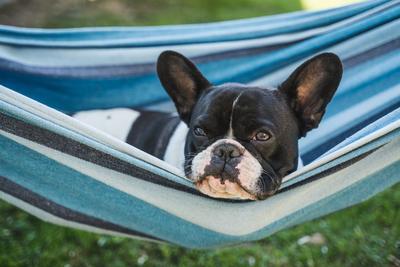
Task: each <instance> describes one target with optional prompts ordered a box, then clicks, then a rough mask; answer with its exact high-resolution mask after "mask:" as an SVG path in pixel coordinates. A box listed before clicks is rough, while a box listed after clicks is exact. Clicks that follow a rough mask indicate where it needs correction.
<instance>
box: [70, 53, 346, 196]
mask: <svg viewBox="0 0 400 267" xmlns="http://www.w3.org/2000/svg"><path fill="white" fill-rule="evenodd" d="M157 73H158V77H159V79H160V81H161V84H162V85H163V87H164V88H165V90H166V91H167V93H168V94H169V96H170V97H171V99H172V101H173V102H174V104H175V107H176V110H177V115H176V114H168V113H162V112H150V111H140V112H138V111H135V110H131V109H112V110H103V111H84V112H79V113H77V114H75V117H76V118H77V119H80V120H82V121H84V122H86V123H89V124H92V125H93V126H95V127H98V128H101V129H102V130H105V131H106V132H107V131H108V132H109V133H111V134H113V135H114V136H116V137H118V138H120V139H123V140H124V141H126V142H128V143H129V144H131V145H133V146H136V147H138V148H140V149H142V150H144V151H145V152H148V153H150V154H153V155H155V156H157V157H159V158H161V159H163V160H165V161H167V162H168V163H170V164H173V165H175V166H176V167H178V168H180V169H181V170H182V171H183V172H184V174H185V175H186V177H188V178H189V179H191V180H192V181H193V182H194V183H195V184H196V187H197V188H198V190H200V191H201V192H202V193H204V194H206V195H209V196H211V197H215V198H239V199H251V200H261V199H265V198H267V197H268V196H270V195H272V194H274V193H275V192H276V191H277V190H278V188H279V186H280V185H281V181H282V178H283V177H284V176H285V175H287V174H289V173H291V172H293V171H295V170H296V168H297V166H298V154H299V152H298V140H299V138H301V137H304V136H305V135H306V134H307V132H309V131H310V130H312V129H314V128H317V127H318V125H319V123H320V121H321V119H322V117H323V115H324V113H325V109H326V107H327V105H328V103H329V102H330V101H331V99H332V97H333V95H334V94H335V91H336V89H337V87H338V86H339V83H340V80H341V77H342V64H341V61H340V59H339V58H338V56H336V55H335V54H332V53H322V54H319V55H317V56H315V57H313V58H311V59H309V60H307V61H306V62H304V63H303V64H301V65H300V66H299V67H298V68H297V69H296V70H294V72H293V73H292V74H290V76H289V77H288V78H287V79H286V80H285V81H284V82H283V83H282V84H281V85H279V86H278V88H273V87H256V86H248V85H245V84H238V83H226V84H222V85H213V84H212V83H211V82H210V81H208V80H207V79H206V78H205V77H204V76H203V75H202V73H201V72H200V71H199V69H198V68H197V67H196V66H195V64H194V63H193V62H192V61H190V60H189V59H187V58H186V57H184V56H183V55H181V54H179V53H177V52H174V51H165V52H163V53H161V55H160V56H159V58H158V61H157ZM126 118H128V119H126ZM121 125H128V126H129V127H128V128H127V130H123V129H122V128H121Z"/></svg>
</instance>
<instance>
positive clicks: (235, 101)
mask: <svg viewBox="0 0 400 267" xmlns="http://www.w3.org/2000/svg"><path fill="white" fill-rule="evenodd" d="M243 93H244V91H243V92H241V93H240V94H239V95H238V96H237V97H236V98H235V100H233V102H232V111H231V116H230V118H229V129H228V133H227V134H226V138H228V139H229V138H230V139H233V138H235V137H234V134H233V128H232V118H233V110H234V108H235V105H236V103H237V102H238V100H239V97H240V96H241V95H242V94H243Z"/></svg>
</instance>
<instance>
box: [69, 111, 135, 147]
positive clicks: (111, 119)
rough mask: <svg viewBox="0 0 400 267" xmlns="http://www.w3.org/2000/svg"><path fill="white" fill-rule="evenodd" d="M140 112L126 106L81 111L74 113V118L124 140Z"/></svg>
mask: <svg viewBox="0 0 400 267" xmlns="http://www.w3.org/2000/svg"><path fill="white" fill-rule="evenodd" d="M139 115H140V112H138V111H135V110H132V109H128V108H113V109H104V110H101V109H99V110H90V111H82V112H78V113H76V114H74V116H73V117H74V118H76V119H77V120H79V121H81V122H83V123H87V124H88V125H91V126H93V127H95V128H97V129H99V130H101V131H104V132H105V133H108V134H110V135H112V136H114V137H115V138H118V139H119V140H122V141H126V138H127V137H128V134H129V132H130V130H131V128H132V124H133V123H134V122H135V121H136V119H137V118H138V117H139Z"/></svg>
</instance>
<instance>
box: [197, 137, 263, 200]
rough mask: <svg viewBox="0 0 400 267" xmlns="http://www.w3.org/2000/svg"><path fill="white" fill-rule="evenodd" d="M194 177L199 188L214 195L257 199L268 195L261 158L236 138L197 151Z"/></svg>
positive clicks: (223, 140)
mask: <svg viewBox="0 0 400 267" xmlns="http://www.w3.org/2000/svg"><path fill="white" fill-rule="evenodd" d="M191 171H192V172H191V176H190V177H191V178H192V180H193V181H194V182H196V185H197V188H198V189H199V190H200V191H201V192H203V193H205V194H207V195H209V196H212V197H218V198H241V199H257V198H259V196H260V195H265V192H264V190H266V188H267V186H266V183H267V182H268V181H260V179H262V178H263V177H262V176H264V174H265V172H264V170H263V168H262V166H261V164H260V163H259V162H258V160H257V159H256V158H255V157H254V156H253V155H252V154H251V153H250V152H249V151H247V150H246V149H245V147H244V146H242V145H241V144H240V143H239V142H237V141H235V140H233V139H220V140H218V141H217V142H215V143H213V144H212V145H211V146H209V147H208V148H207V149H205V150H203V151H202V152H200V153H199V154H197V155H196V156H195V157H194V158H193V161H192V168H191Z"/></svg>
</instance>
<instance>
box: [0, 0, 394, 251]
mask: <svg viewBox="0 0 400 267" xmlns="http://www.w3.org/2000/svg"><path fill="white" fill-rule="evenodd" d="M166 49H172V50H177V51H179V52H181V53H183V54H185V55H186V56H189V57H191V58H192V59H193V60H194V61H195V62H196V63H197V64H198V65H199V67H200V69H201V70H202V72H203V73H204V74H205V76H207V77H208V78H209V79H210V80H211V81H212V82H214V83H215V84H220V83H223V82H242V83H249V84H254V85H267V84H268V85H277V84H279V82H281V81H283V79H284V78H285V77H286V76H287V75H288V74H289V73H290V72H291V71H292V70H293V69H294V68H295V67H296V66H298V65H299V64H300V62H303V61H304V60H305V59H307V58H309V57H311V56H313V55H314V54H316V53H319V52H323V51H330V52H334V53H336V54H338V55H339V56H340V57H341V59H342V60H343V63H344V77H343V80H342V83H341V85H340V88H339V89H338V92H337V94H336V96H335V97H334V99H333V101H332V102H331V104H330V105H329V106H328V110H327V113H326V115H325V117H324V119H323V121H322V123H321V125H320V127H319V128H318V129H316V130H314V131H312V132H311V133H310V134H309V135H308V136H307V137H306V138H303V139H302V140H301V141H300V151H301V158H302V160H303V162H304V165H305V166H304V167H303V168H301V169H299V170H298V171H296V172H294V173H292V174H290V175H289V176H287V177H285V178H284V180H283V184H282V188H281V189H280V190H279V192H278V193H277V194H276V195H274V196H273V197H270V198H268V199H266V200H264V201H256V202H254V201H234V200H232V201H227V200H219V199H212V198H209V197H207V196H205V195H202V194H200V193H198V192H197V191H196V190H195V188H194V187H193V185H192V184H191V183H190V181H188V180H187V179H185V178H184V177H182V176H181V175H180V172H179V171H178V170H177V169H175V168H174V167H172V166H169V165H168V164H166V163H165V162H162V161H160V160H158V159H157V158H155V157H152V156H150V155H148V154H146V153H144V152H142V151H140V150H138V149H136V148H134V147H132V146H130V145H128V144H126V143H124V142H122V141H120V140H118V139H116V138H113V137H112V136H110V135H107V134H106V133H104V132H101V131H99V130H96V129H94V128H92V127H90V126H88V125H85V124H84V123H81V122H79V121H77V120H75V119H74V118H72V117H70V116H69V115H68V114H72V113H74V112H78V111H82V110H91V109H104V108H115V107H135V108H146V109H156V110H168V111H172V110H173V108H172V106H173V105H172V104H171V102H170V101H169V100H168V97H167V95H166V93H165V92H164V90H163V89H162V88H161V85H160V84H159V82H158V79H157V77H156V75H155V71H154V62H155V60H156V58H157V56H158V54H159V53H160V52H161V51H163V50H166ZM0 70H1V71H0V84H1V85H2V86H0V198H1V199H4V200H5V201H7V202H9V203H12V204H13V205H15V206H17V207H19V208H21V209H23V210H25V211H27V212H29V213H31V214H33V215H35V216H37V217H39V218H41V219H42V220H45V221H49V222H52V223H55V224H59V225H63V226H68V227H73V228H78V229H83V230H87V231H92V232H98V233H107V234H112V235H122V236H128V237H135V238H143V239H147V240H153V241H159V242H170V243H174V244H179V245H181V246H185V247H196V248H207V247H217V246H224V245H230V244H236V243H240V242H245V241H252V240H258V239H261V238H264V237H267V236H269V235H271V234H273V233H274V232H277V231H279V230H282V229H285V228H288V227H290V226H293V225H296V224H300V223H302V222H305V221H308V220H311V219H314V218H317V217H320V216H323V215H325V214H328V213H331V212H334V211H336V210H339V209H343V208H345V207H348V206H351V205H354V204H356V203H359V202H360V201H363V200H365V199H367V198H369V197H371V196H373V195H375V194H376V193H378V192H380V191H382V190H384V189H385V188H387V187H389V186H391V185H393V184H395V183H397V182H399V181H400V174H399V173H400V129H399V128H400V1H383V0H373V1H367V2H363V3H358V4H354V5H350V6H344V7H340V8H335V9H329V10H322V11H316V12H295V13H290V14H281V15H274V16H268V17H259V18H253V19H244V20H234V21H226V22H217V23H207V24H194V25H182V26H180V25H179V26H178V25H177V26H160V27H113V28H83V29H62V30H43V29H23V28H16V27H8V26H2V27H1V28H0ZM9 88H10V89H9Z"/></svg>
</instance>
